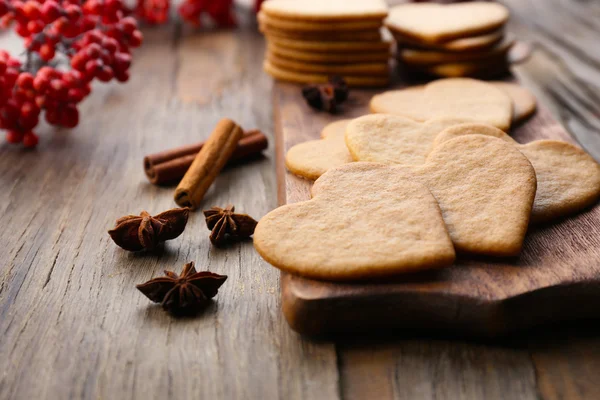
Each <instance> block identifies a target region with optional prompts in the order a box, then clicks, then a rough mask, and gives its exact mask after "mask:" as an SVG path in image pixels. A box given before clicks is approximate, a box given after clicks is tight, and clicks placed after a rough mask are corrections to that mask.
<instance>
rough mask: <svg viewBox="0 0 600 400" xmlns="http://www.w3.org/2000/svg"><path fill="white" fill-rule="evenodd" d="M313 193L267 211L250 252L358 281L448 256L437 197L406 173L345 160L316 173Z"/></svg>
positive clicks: (297, 270)
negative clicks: (316, 178) (338, 164)
mask: <svg viewBox="0 0 600 400" xmlns="http://www.w3.org/2000/svg"><path fill="white" fill-rule="evenodd" d="M494 140H495V139H494ZM509 147H510V146H509ZM312 195H313V198H312V199H311V200H309V201H305V202H301V203H295V204H290V205H286V206H283V207H279V208H277V209H275V210H273V211H271V212H270V213H268V214H267V215H266V216H264V217H263V218H262V219H261V220H260V222H259V223H258V225H257V226H256V230H255V231H254V246H255V248H256V250H257V251H258V252H259V254H260V255H261V256H262V257H263V258H264V259H265V260H266V261H267V262H269V263H270V264H272V265H273V266H275V267H277V268H279V269H282V270H285V271H288V272H291V273H294V274H298V275H302V276H306V277H309V278H315V279H325V280H359V279H373V278H377V277H387V276H393V275H397V274H400V273H405V272H410V271H418V270H424V269H430V268H439V267H444V266H448V265H451V264H452V262H453V261H454V257H455V254H454V248H453V246H452V242H451V240H450V238H449V236H448V232H447V230H446V226H445V225H444V221H443V219H442V215H441V213H440V209H439V207H438V204H437V202H436V200H435V198H434V197H433V196H432V195H431V193H430V192H429V190H428V189H427V188H426V187H425V186H424V185H423V184H421V183H419V182H417V181H416V180H415V179H411V178H410V176H409V177H407V175H406V171H404V170H400V169H398V168H392V167H388V166H384V165H381V164H373V163H350V164H347V165H343V166H340V167H337V168H333V169H331V170H329V171H328V172H327V173H325V174H324V175H323V176H322V177H321V178H319V179H318V180H317V181H316V182H315V184H314V186H313V188H312Z"/></svg>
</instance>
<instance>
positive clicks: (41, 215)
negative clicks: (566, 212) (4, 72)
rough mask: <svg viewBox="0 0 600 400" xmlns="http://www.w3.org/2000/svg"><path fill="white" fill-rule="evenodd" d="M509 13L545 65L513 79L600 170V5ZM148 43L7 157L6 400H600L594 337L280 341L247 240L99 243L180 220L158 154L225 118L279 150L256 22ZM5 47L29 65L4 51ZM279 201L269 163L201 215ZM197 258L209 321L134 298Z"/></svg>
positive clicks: (219, 193) (223, 185) (222, 181)
mask: <svg viewBox="0 0 600 400" xmlns="http://www.w3.org/2000/svg"><path fill="white" fill-rule="evenodd" d="M508 3H509V5H510V6H511V10H512V12H513V16H514V18H513V19H514V24H513V25H512V26H511V30H514V31H515V32H517V33H519V34H520V35H522V36H523V37H528V38H531V40H532V41H533V42H534V45H535V49H536V52H535V54H534V57H532V59H531V60H530V61H529V62H528V63H527V64H524V65H522V66H520V67H518V68H517V69H516V71H515V72H516V74H517V75H518V76H519V78H520V79H522V81H523V82H525V83H526V85H527V86H528V87H529V88H531V89H532V90H534V92H535V94H536V96H537V97H538V99H540V101H542V102H543V103H544V104H546V105H547V106H548V107H550V109H551V112H552V114H553V115H554V116H557V117H560V118H561V120H562V121H563V122H564V123H565V125H566V126H567V127H568V128H569V130H570V131H571V132H573V133H574V136H575V137H576V138H577V140H578V141H579V142H580V143H582V144H584V146H586V148H587V150H588V151H590V152H591V153H593V154H595V155H596V156H598V155H600V147H598V145H597V143H598V138H599V135H598V130H599V128H600V118H599V116H600V112H599V111H600V110H599V108H598V107H600V106H599V104H600V102H599V101H598V95H597V94H596V93H597V89H598V86H599V85H600V52H599V50H598V46H597V32H598V24H599V22H598V21H600V7H599V5H598V4H596V3H595V2H593V1H564V0H511V1H509V2H508ZM144 33H145V35H146V42H145V44H144V45H143V47H142V48H140V49H139V50H138V51H137V52H136V54H135V58H134V66H133V71H132V79H131V81H130V82H129V83H127V84H126V85H117V84H114V85H113V84H110V85H97V86H96V87H95V88H94V92H93V94H92V96H90V97H89V98H88V99H87V100H86V101H85V102H84V104H83V109H82V118H81V124H80V126H79V127H77V128H76V129H74V130H71V131H68V130H54V129H50V128H49V127H46V126H43V127H42V128H41V129H40V137H41V142H40V145H39V146H38V149H37V150H35V151H33V152H27V151H23V150H21V149H19V148H17V147H14V146H12V145H9V144H6V143H4V142H2V143H0V188H1V190H0V223H1V226H2V227H3V230H2V233H0V333H1V335H2V336H1V338H0V399H2V400H4V399H155V398H156V399H159V398H161V399H164V398H170V399H189V398H198V399H285V400H287V399H334V400H335V399H388V398H389V399H435V398H437V399H458V398H460V399H481V398H485V399H596V398H599V397H600V382H599V381H598V379H597V375H598V373H599V372H600V338H599V334H600V330H599V329H598V328H596V327H595V326H591V324H580V325H577V326H569V327H560V328H552V329H544V330H539V331H533V332H529V333H527V334H523V335H519V336H518V337H513V338H510V339H506V340H503V341H501V342H498V341H494V342H465V341H460V340H448V339H440V338H437V337H431V338H427V337H420V336H418V337H417V336H411V335H398V334H395V335H393V336H389V335H382V334H384V333H385V332H380V334H378V335H376V336H374V337H370V338H356V337H349V338H338V339H336V340H328V341H313V340H308V339H305V338H302V337H301V336H299V335H297V334H296V333H294V332H293V331H292V330H291V329H290V328H289V327H288V326H287V323H286V322H285V320H284V318H283V315H282V313H281V302H280V299H279V273H278V271H276V270H275V269H272V268H270V267H269V266H268V265H267V264H265V263H264V262H263V261H262V260H261V259H260V257H259V256H258V255H257V254H256V252H255V251H254V249H253V248H252V244H251V243H250V242H246V243H241V244H236V245H234V246H231V247H229V248H226V249H222V250H216V249H214V248H212V247H211V246H210V242H209V240H208V231H207V230H206V228H205V226H204V221H203V220H202V218H201V217H200V215H193V216H192V218H191V220H190V223H189V226H188V228H187V229H186V232H184V234H183V235H182V236H181V237H180V238H178V239H177V240H175V241H172V242H169V243H167V245H166V246H165V249H164V251H162V252H161V253H159V254H157V255H132V254H128V253H125V252H124V251H121V250H120V249H118V248H117V247H116V246H115V245H114V244H113V243H112V242H110V240H109V237H108V235H107V234H106V230H107V229H109V228H110V227H112V224H113V223H114V219H115V218H117V217H119V216H121V215H123V214H126V213H133V212H139V211H141V210H143V209H145V210H148V211H150V212H158V211H162V210H164V209H167V208H170V207H173V206H174V203H173V202H172V189H169V188H157V187H154V186H151V185H150V184H148V183H147V181H146V179H145V177H144V173H143V169H142V157H143V156H144V155H145V154H147V153H150V152H154V151H157V150H162V149H164V148H167V147H174V146H178V145H182V144H187V143H191V142H197V141H199V140H202V139H205V138H206V137H207V135H208V134H209V133H210V131H211V129H212V127H213V126H214V124H215V123H216V121H217V120H218V119H219V118H221V117H223V116H227V117H230V118H233V119H235V120H237V121H239V122H240V124H242V126H244V127H247V128H252V127H258V128H261V129H263V130H264V131H265V132H267V133H269V134H272V122H271V121H272V111H271V106H270V103H271V102H270V92H271V80H270V79H269V78H268V77H267V76H265V75H264V74H263V73H262V71H261V59H262V52H263V48H264V42H263V40H262V39H261V37H260V35H259V34H258V33H257V32H256V29H255V27H254V26H252V25H248V26H247V27H246V28H243V29H239V30H236V31H214V32H191V31H189V30H188V29H187V28H184V27H181V26H179V25H171V26H167V27H159V28H149V29H147V30H145V32H144ZM0 43H1V44H2V47H6V46H8V47H11V49H15V50H14V54H18V51H17V50H16V49H18V44H16V45H15V43H14V41H13V40H12V39H11V38H10V37H7V36H6V35H4V36H1V37H0ZM5 43H6V46H4V44H5ZM291 123H292V122H291ZM272 143H273V142H272ZM276 190H277V189H276V177H275V166H274V151H273V147H271V148H270V149H269V152H268V153H267V157H266V158H265V159H263V160H260V161H257V162H255V163H253V164H250V165H247V166H245V167H242V168H230V169H227V170H226V171H225V172H224V173H223V174H222V175H221V176H220V177H219V178H218V179H217V181H216V182H215V185H214V188H213V189H212V190H211V191H210V192H209V194H208V197H207V199H206V206H207V207H208V206H212V205H224V204H226V203H227V202H232V203H234V204H235V205H236V207H237V208H239V209H240V211H244V212H248V213H250V214H251V215H253V216H255V217H257V218H258V217H261V216H262V215H264V214H265V213H267V212H268V211H270V210H271V209H272V208H274V207H276V205H277V199H276ZM191 260H194V261H196V263H197V266H198V267H199V268H200V267H206V268H207V269H209V270H211V271H214V272H217V273H224V274H227V275H229V279H228V281H227V282H226V284H225V285H224V286H223V288H222V289H221V291H220V292H219V294H218V295H217V297H216V299H215V300H216V301H215V302H214V304H213V305H212V306H211V307H210V308H209V309H208V310H207V311H206V312H205V313H204V314H203V315H201V316H199V317H197V318H193V319H183V320H181V319H173V318H171V317H170V316H169V315H166V314H165V313H164V312H163V311H162V310H161V309H160V307H158V306H155V305H152V304H150V302H149V301H148V300H147V299H146V298H144V297H143V296H142V295H141V294H140V293H139V292H137V290H136V289H135V288H134V285H135V284H137V283H141V282H144V281H146V280H147V279H149V278H151V277H154V276H157V275H159V274H161V271H162V270H163V269H165V268H174V269H177V268H180V267H182V266H183V264H184V263H185V262H187V261H191Z"/></svg>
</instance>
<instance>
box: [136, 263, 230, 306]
mask: <svg viewBox="0 0 600 400" xmlns="http://www.w3.org/2000/svg"><path fill="white" fill-rule="evenodd" d="M165 275H166V276H163V277H160V278H154V279H151V280H149V281H148V282H146V283H142V284H141V285H137V286H136V287H137V288H138V289H139V291H140V292H142V293H144V295H145V296H146V297H147V298H149V299H150V300H152V301H153V302H155V303H160V304H161V305H162V307H163V308H164V309H165V310H166V311H169V312H170V313H172V314H176V315H181V314H193V313H195V312H198V311H199V310H200V309H202V308H203V307H205V306H206V305H208V303H210V299H212V298H213V297H215V296H216V295H217V292H218V290H219V288H220V287H221V285H222V284H223V283H224V282H225V280H226V279H227V276H226V275H219V274H215V273H212V272H208V271H203V272H197V271H196V268H194V262H189V263H187V264H185V266H184V267H183V271H181V275H177V274H176V273H175V272H172V271H165Z"/></svg>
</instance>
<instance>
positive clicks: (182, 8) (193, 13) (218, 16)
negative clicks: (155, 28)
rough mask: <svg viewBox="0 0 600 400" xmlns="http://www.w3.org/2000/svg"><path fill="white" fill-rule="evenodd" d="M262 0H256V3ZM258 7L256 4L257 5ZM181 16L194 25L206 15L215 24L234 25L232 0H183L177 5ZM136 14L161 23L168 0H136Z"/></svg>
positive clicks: (166, 12) (167, 15) (198, 24)
mask: <svg viewBox="0 0 600 400" xmlns="http://www.w3.org/2000/svg"><path fill="white" fill-rule="evenodd" d="M260 3H262V0H257V5H259V4H260ZM257 7H258V6H257ZM178 11H179V15H180V16H181V18H182V19H183V20H184V21H186V22H189V23H190V24H192V25H194V26H200V25H201V18H202V15H207V16H208V17H209V18H210V19H211V20H212V21H213V22H214V23H215V24H216V25H217V26H220V27H232V26H235V24H236V22H235V18H234V16H233V0H183V2H182V3H181V4H180V5H179V7H178ZM135 14H136V16H137V17H138V18H139V19H141V20H143V21H145V22H147V23H150V24H161V23H163V22H166V21H167V19H168V18H169V0H137V4H136V7H135Z"/></svg>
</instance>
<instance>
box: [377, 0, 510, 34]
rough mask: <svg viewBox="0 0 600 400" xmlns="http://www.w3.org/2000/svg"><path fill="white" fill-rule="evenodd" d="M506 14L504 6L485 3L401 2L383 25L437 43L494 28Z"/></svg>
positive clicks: (495, 28) (502, 20)
mask: <svg viewBox="0 0 600 400" xmlns="http://www.w3.org/2000/svg"><path fill="white" fill-rule="evenodd" d="M508 15H509V13H508V9H507V8H506V7H504V6H503V5H501V4H497V3H488V2H469V3H459V4H450V5H441V4H433V3H420V4H401V5H398V6H395V7H393V8H392V9H390V12H389V15H388V17H387V18H386V20H385V25H386V26H387V27H388V28H389V29H390V30H391V31H393V32H394V31H395V32H399V33H401V34H403V35H405V36H408V37H410V38H413V39H414V40H418V41H420V42H425V43H440V42H445V41H449V40H453V39H458V38H464V37H470V36H475V35H481V34H485V33H489V32H492V31H495V30H497V29H499V28H500V27H501V26H503V25H504V24H505V23H506V21H507V20H508Z"/></svg>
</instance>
